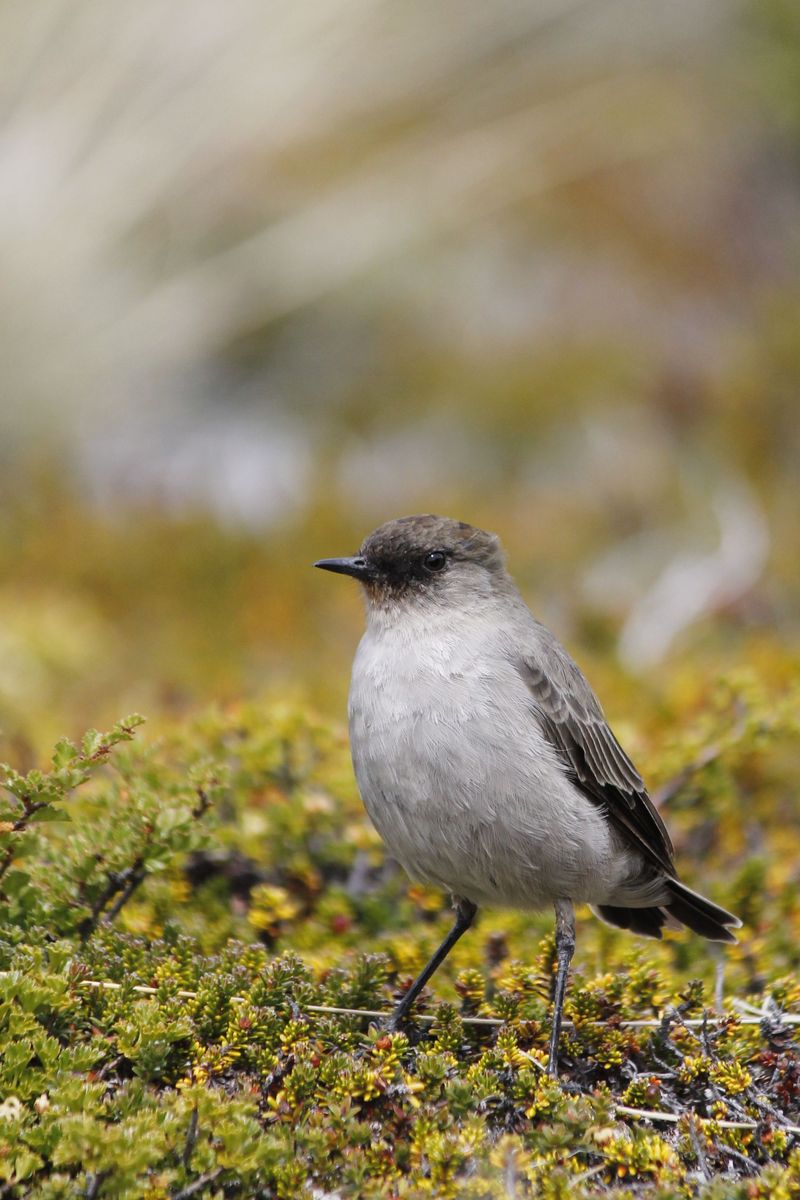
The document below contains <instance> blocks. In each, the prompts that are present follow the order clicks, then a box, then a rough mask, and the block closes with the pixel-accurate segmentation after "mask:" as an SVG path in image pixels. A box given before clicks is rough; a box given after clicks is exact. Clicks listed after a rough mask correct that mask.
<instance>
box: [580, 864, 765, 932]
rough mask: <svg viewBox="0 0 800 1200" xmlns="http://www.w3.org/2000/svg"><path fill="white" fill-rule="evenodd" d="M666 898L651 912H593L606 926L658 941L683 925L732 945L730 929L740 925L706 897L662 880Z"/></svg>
mask: <svg viewBox="0 0 800 1200" xmlns="http://www.w3.org/2000/svg"><path fill="white" fill-rule="evenodd" d="M664 883H665V884H666V887H667V890H668V892H669V898H668V899H667V900H666V901H665V902H664V903H663V904H661V905H659V906H658V907H654V908H620V907H617V906H615V905H612V904H598V905H597V906H596V907H594V909H593V911H594V912H596V913H597V915H598V917H601V918H602V919H603V920H604V921H607V922H608V924H609V925H618V926H619V928H620V929H630V930H631V932H632V933H639V934H643V935H644V936H645V937H654V938H660V937H661V931H662V930H663V929H664V928H666V929H678V928H680V926H681V925H685V926H686V927H687V928H688V929H691V930H692V931H693V932H694V933H699V934H700V936H701V937H704V938H708V940H709V941H711V942H735V941H736V938H735V937H734V935H733V934H732V933H731V929H739V928H740V926H741V924H742V922H741V921H740V920H739V918H738V917H735V916H734V915H733V914H732V913H729V912H726V910H725V909H724V908H720V906H719V905H718V904H714V903H713V902H712V901H711V900H707V899H706V898H705V896H701V895H699V894H698V893H697V892H693V891H692V889H691V888H688V887H687V886H686V884H685V883H681V881H680V880H679V879H665V880H664Z"/></svg>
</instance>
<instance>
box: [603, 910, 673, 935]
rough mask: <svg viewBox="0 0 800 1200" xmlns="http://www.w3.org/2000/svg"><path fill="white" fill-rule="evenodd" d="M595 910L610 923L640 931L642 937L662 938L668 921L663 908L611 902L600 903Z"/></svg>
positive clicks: (634, 931)
mask: <svg viewBox="0 0 800 1200" xmlns="http://www.w3.org/2000/svg"><path fill="white" fill-rule="evenodd" d="M594 911H595V912H596V913H597V915H598V917H602V918H603V920H604V921H607V922H608V924H609V925H618V926H619V928H620V929H630V931H631V933H639V934H641V935H642V937H652V938H660V937H661V930H662V928H663V926H664V925H665V924H666V922H667V914H666V913H665V912H664V909H663V908H616V907H615V906H614V905H611V904H598V905H597V907H596V908H594Z"/></svg>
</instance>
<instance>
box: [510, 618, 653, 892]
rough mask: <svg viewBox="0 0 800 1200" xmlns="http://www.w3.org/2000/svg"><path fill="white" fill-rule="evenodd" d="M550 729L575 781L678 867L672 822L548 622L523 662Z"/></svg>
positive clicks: (647, 850)
mask: <svg viewBox="0 0 800 1200" xmlns="http://www.w3.org/2000/svg"><path fill="white" fill-rule="evenodd" d="M519 669H520V672H521V674H522V676H523V678H524V680H525V682H526V684H527V685H528V688H529V690H530V693H531V697H532V699H533V704H534V708H535V711H536V715H537V716H538V718H539V720H540V722H541V726H542V729H543V731H544V734H545V736H546V738H547V739H548V741H549V742H550V743H551V744H552V745H553V746H554V747H555V749H556V751H557V752H558V755H559V757H560V758H561V760H562V762H563V763H564V765H565V767H566V768H567V773H568V775H569V777H570V779H571V780H572V782H573V783H574V784H575V785H576V787H579V788H580V790H581V791H582V792H583V793H584V794H585V795H586V796H588V798H589V799H590V800H591V801H592V802H593V803H595V804H597V805H599V806H601V807H602V808H603V810H604V811H605V813H606V814H607V816H608V819H609V820H610V821H611V822H612V824H613V825H614V826H616V828H617V829H618V830H619V832H620V833H622V834H623V835H624V836H625V837H626V838H627V839H628V840H629V841H630V842H631V843H632V844H633V845H635V846H636V848H637V849H638V850H640V851H641V852H642V853H643V854H644V856H645V858H647V859H648V860H649V861H650V862H651V863H653V864H654V865H655V866H658V867H661V868H662V869H663V870H665V871H666V872H667V873H668V874H670V875H673V874H674V873H675V867H674V865H673V861H672V858H673V853H674V851H673V847H672V842H671V841H670V837H669V834H668V833H667V829H666V826H665V825H664V822H663V821H662V820H661V817H660V816H659V815H658V812H657V811H656V809H655V808H654V807H653V802H652V801H651V799H650V797H649V796H648V794H647V789H646V788H645V786H644V782H643V780H642V777H641V775H640V774H639V772H638V771H637V770H636V768H635V767H634V765H633V763H632V762H631V760H630V759H629V758H628V756H627V754H626V753H625V751H624V750H623V749H622V747H621V746H620V744H619V742H618V741H617V739H616V738H615V737H614V734H613V733H612V732H611V730H610V728H609V726H608V723H607V722H606V719H605V717H604V716H603V710H602V709H601V707H600V705H599V703H598V701H597V697H596V696H595V694H594V692H593V691H592V689H591V687H590V686H589V684H588V682H587V680H586V678H585V677H584V675H583V673H582V672H581V670H580V668H579V667H578V666H577V665H576V664H575V663H574V662H573V661H572V659H571V658H570V656H569V655H568V654H567V652H566V650H565V649H564V648H563V646H561V645H560V644H559V643H558V642H557V641H556V639H555V638H554V637H553V636H552V634H550V633H549V632H548V631H547V630H546V629H545V628H544V626H541V625H538V622H537V638H536V645H535V648H534V647H531V649H530V652H529V653H527V654H525V655H524V656H523V657H522V658H521V660H520V663H519Z"/></svg>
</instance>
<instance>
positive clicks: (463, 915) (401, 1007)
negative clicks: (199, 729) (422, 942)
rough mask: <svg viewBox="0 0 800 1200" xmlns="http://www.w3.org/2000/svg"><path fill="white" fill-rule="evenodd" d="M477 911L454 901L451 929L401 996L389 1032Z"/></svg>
mask: <svg viewBox="0 0 800 1200" xmlns="http://www.w3.org/2000/svg"><path fill="white" fill-rule="evenodd" d="M477 911H478V906H477V904H473V903H472V901H471V900H456V919H455V924H454V925H453V928H452V929H451V930H450V932H449V933H448V935H447V937H446V938H445V939H444V941H443V942H442V944H441V946H440V947H439V949H438V950H437V951H436V952H435V954H434V955H433V956H432V957H431V959H430V961H429V962H428V963H426V965H425V966H424V967H423V968H422V970H421V971H420V973H419V975H418V976H417V978H416V979H415V980H414V982H413V983H412V985H411V987H410V988H409V989H408V991H407V992H406V994H405V996H403V999H402V1000H401V1001H400V1003H399V1004H398V1006H397V1008H396V1009H395V1010H394V1012H393V1013H392V1015H391V1017H390V1018H389V1021H388V1023H387V1026H386V1028H387V1029H388V1030H389V1031H392V1030H395V1029H399V1027H400V1026H401V1025H402V1023H403V1021H404V1020H405V1018H406V1017H407V1016H408V1011H409V1009H410V1008H411V1005H412V1004H413V1003H414V1001H415V1000H416V998H417V996H418V995H419V994H420V992H421V991H422V989H423V988H424V987H425V984H426V983H427V982H428V980H429V979H430V977H431V975H432V974H433V973H434V971H435V970H436V968H437V967H439V966H441V964H442V963H443V962H444V960H445V959H446V958H447V956H448V954H449V953H450V951H451V950H452V949H453V946H455V944H456V942H457V941H458V939H459V938H460V937H461V935H462V934H463V933H466V932H467V930H468V929H469V927H470V925H471V924H472V922H473V921H474V920H475V914H476V912H477Z"/></svg>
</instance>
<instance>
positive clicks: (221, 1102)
mask: <svg viewBox="0 0 800 1200" xmlns="http://www.w3.org/2000/svg"><path fill="white" fill-rule="evenodd" d="M684 686H685V685H682V684H679V685H677V689H676V694H675V695H674V696H671V697H666V698H665V708H668V707H669V706H670V705H671V704H675V705H678V704H681V703H684V705H685V706H686V709H687V711H691V715H690V716H687V717H686V718H685V719H684V721H683V723H682V725H681V727H680V730H679V731H676V733H675V735H674V737H672V736H667V735H666V734H665V735H664V737H663V738H662V739H661V740H660V742H657V741H656V740H655V739H654V744H653V746H652V747H651V750H650V759H651V764H650V765H651V774H652V775H654V776H655V777H656V778H657V779H660V780H661V781H662V782H667V781H668V780H669V779H670V778H671V777H674V775H675V773H676V772H678V771H684V772H685V773H684V775H683V776H682V777H681V782H680V783H679V784H677V785H676V786H674V787H672V786H669V787H668V788H667V791H668V792H669V795H670V799H669V804H668V806H669V810H670V812H669V815H670V821H671V825H672V826H673V828H674V830H675V833H676V839H677V842H678V847H679V857H680V861H681V863H682V866H683V867H684V868H685V873H686V876H687V877H688V878H690V879H692V880H694V881H696V882H698V883H700V882H702V885H703V887H704V889H705V890H706V891H708V892H710V893H711V894H713V895H714V896H715V898H717V899H718V900H720V901H721V902H722V903H724V904H726V905H728V906H730V907H731V908H733V909H734V910H736V911H739V912H741V913H742V914H743V916H744V917H745V918H746V922H747V924H746V927H745V929H744V930H743V931H742V936H741V940H740V943H739V945H738V946H737V947H735V948H734V949H733V950H731V951H730V952H726V953H725V955H724V958H722V956H720V955H718V954H717V952H716V951H714V950H711V951H710V950H709V947H708V945H707V944H705V943H702V942H701V941H700V940H699V939H697V938H693V937H691V936H685V937H681V936H677V935H669V936H668V938H667V939H666V940H665V941H664V942H663V943H654V942H647V943H645V942H641V941H634V940H632V939H630V938H629V937H627V936H626V935H625V934H623V933H621V932H619V931H613V930H610V929H608V928H606V927H605V926H602V925H601V924H599V923H598V922H597V921H595V920H593V919H587V920H586V921H585V922H583V923H582V924H581V928H580V930H579V939H578V947H579V949H578V955H577V958H576V970H575V977H574V980H573V985H572V988H571V991H570V994H569V998H568V1002H567V1009H566V1017H567V1022H568V1024H567V1027H566V1029H565V1033H564V1046H563V1059H564V1062H563V1074H562V1079H561V1080H560V1081H559V1082H558V1083H556V1082H553V1081H552V1080H550V1079H548V1078H547V1077H546V1076H545V1075H544V1074H543V1071H542V1063H543V1062H544V1060H545V1053H546V1043H547V1035H548V1027H549V1006H550V987H551V984H552V978H553V937H552V931H551V929H550V918H549V916H548V915H546V914H545V915H542V916H537V917H532V916H529V915H524V914H519V913H516V914H514V913H499V912H490V913H486V914H485V915H484V916H483V918H482V922H481V924H480V925H479V927H478V928H477V929H476V930H475V931H473V932H472V933H471V934H470V936H468V937H466V938H464V939H463V940H462V942H460V943H459V945H458V947H457V948H456V950H455V952H454V953H453V955H452V960H448V963H447V964H446V966H445V967H444V968H443V969H442V970H441V972H440V973H439V975H437V976H436V978H435V980H434V982H433V986H432V987H431V988H429V989H428V991H427V992H426V993H425V997H424V999H423V1002H422V1003H421V1004H420V1006H419V1008H418V1010H417V1012H418V1013H420V1014H428V1015H430V1016H431V1017H433V1020H432V1022H430V1021H428V1022H425V1020H424V1019H423V1020H420V1021H417V1022H415V1023H412V1024H411V1025H410V1026H409V1027H408V1030H407V1032H406V1033H402V1034H394V1035H386V1034H383V1033H382V1032H381V1031H380V1029H377V1028H370V1026H369V1019H368V1018H365V1017H361V1016H358V1015H347V1014H336V1013H321V1012H318V1011H315V1009H316V1008H319V1007H334V1008H348V1009H366V1010H377V1011H386V1010H387V1009H388V1008H389V1007H390V1006H391V1004H392V1001H393V998H394V995H395V994H396V990H397V988H399V987H402V986H403V985H404V983H405V981H406V980H407V979H408V978H409V977H410V975H411V974H412V973H413V972H415V971H416V970H418V968H419V967H420V966H421V964H422V962H423V961H424V959H425V957H426V955H427V954H428V953H429V952H430V951H431V950H432V948H433V947H434V945H435V944H436V942H437V941H438V940H439V938H440V937H441V935H442V933H443V932H444V930H445V928H446V927H447V923H448V919H449V918H448V912H447V904H446V901H445V898H444V897H441V896H439V895H437V894H436V893H434V892H432V891H430V890H428V889H424V888H420V887H411V886H409V884H408V882H407V881H406V880H405V878H404V877H403V876H402V875H401V874H400V873H399V872H398V871H396V870H392V869H390V868H389V867H388V865H387V864H386V863H385V861H384V857H383V851H382V848H381V845H380V843H379V841H378V839H377V837H376V835H375V834H374V832H372V831H371V829H370V827H369V826H368V824H367V822H366V820H365V817H364V815H363V813H362V810H361V805H360V802H359V801H358V798H357V796H356V794H355V790H354V786H353V782H352V776H351V772H350V768H349V763H348V755H347V745H346V739H345V736H344V733H343V731H342V730H341V729H339V728H333V727H331V725H330V724H329V723H327V722H325V721H322V720H319V719H316V718H315V717H313V716H311V715H309V714H308V713H307V712H305V711H303V710H302V709H301V708H299V707H291V706H280V707H276V706H274V705H273V706H271V707H268V706H266V705H264V706H262V707H259V706H251V707H242V708H237V709H232V710H228V711H226V712H211V713H208V714H205V715H203V716H200V717H198V718H196V719H194V720H193V721H191V722H187V723H185V724H183V725H178V726H177V727H174V728H164V729H162V731H161V736H160V737H159V738H157V739H154V740H153V741H151V742H150V743H149V744H146V743H145V742H144V739H142V738H140V737H138V736H137V737H136V738H135V739H134V731H135V729H136V726H137V725H138V724H139V723H140V718H129V719H128V720H126V721H123V722H120V724H119V725H117V726H116V727H115V728H114V729H113V730H112V731H111V732H110V733H109V734H107V735H100V734H95V733H90V734H88V735H87V736H86V737H85V738H84V739H83V741H82V743H81V744H80V746H73V745H71V744H70V743H69V742H67V741H63V740H62V741H61V742H60V743H59V745H58V746H57V747H56V750H55V753H54V755H53V759H52V764H51V766H50V769H49V770H48V771H44V772H39V771H33V772H31V773H30V774H28V775H21V774H18V773H16V772H15V771H14V770H13V769H12V768H10V767H9V768H4V769H3V775H2V777H1V778H2V783H3V785H4V788H5V800H4V801H3V802H2V805H0V887H1V888H2V892H3V902H4V906H5V917H4V922H3V930H2V935H1V937H0V960H1V961H0V970H1V971H2V974H0V1049H2V1065H0V1181H2V1188H3V1190H2V1195H4V1196H9V1197H23V1196H25V1197H28V1196H31V1197H40V1198H45V1197H47V1198H50V1197H66V1196H75V1195H85V1196H97V1197H100V1196H108V1197H111V1196H113V1197H131V1198H133V1197H162V1196H174V1197H178V1196H182V1197H189V1196H194V1195H202V1194H205V1195H214V1196H220V1197H221V1196H223V1195H224V1196H233V1195H242V1196H251V1195H253V1196H256V1195H257V1196H263V1197H286V1198H291V1200H294V1198H295V1197H297V1198H304V1197H305V1198H308V1200H310V1198H311V1197H314V1196H324V1195H337V1196H340V1197H342V1198H345V1197H365V1198H374V1200H377V1198H378V1197H389V1196H396V1197H422V1196H432V1197H454V1198H456V1197H457V1198H459V1200H460V1198H461V1197H472V1198H476V1200H477V1198H481V1200H483V1198H487V1200H488V1198H494V1197H497V1198H500V1197H503V1198H505V1197H508V1196H544V1197H548V1198H552V1200H556V1198H562V1197H563V1198H566V1197H573V1196H576V1197H591V1196H599V1195H603V1194H608V1193H614V1194H616V1195H619V1196H634V1195H635V1196H642V1195H647V1196H649V1197H653V1198H655V1197H667V1196H670V1197H671V1196H695V1195H696V1196H702V1197H704V1200H722V1197H729V1196H730V1197H739V1196H741V1197H742V1200H745V1198H747V1200H750V1198H751V1197H761V1196H763V1197H767V1196H786V1197H790V1196H797V1195H800V1153H799V1152H798V1151H797V1150H796V1148H795V1147H796V1146H797V1145H798V1140H797V1139H798V1135H797V1134H795V1133H794V1132H793V1131H792V1130H791V1129H787V1126H796V1125H797V1124H798V1122H800V1046H798V1043H797V1041H796V1039H795V1035H794V1027H792V1026H790V1025H788V1024H786V1023H783V1022H782V1021H781V1016H780V1014H781V1012H782V1011H784V1012H788V1013H800V984H799V983H798V982H797V976H796V972H797V969H798V965H800V897H798V891H797V888H796V883H795V875H794V870H795V865H796V863H797V861H798V857H799V852H800V832H798V829H797V828H796V824H795V822H794V821H793V820H792V815H793V812H794V805H795V803H796V801H795V791H796V787H795V778H796V770H795V767H796V761H795V759H796V750H793V749H792V739H793V738H794V737H796V735H797V732H798V718H797V693H796V692H794V693H793V692H791V691H790V690H787V689H783V690H782V691H781V692H780V693H778V692H777V691H773V692H769V691H768V689H767V688H766V686H765V685H764V684H762V683H760V682H759V679H758V676H757V675H756V674H754V673H740V674H739V675H738V676H737V678H735V679H730V680H724V681H722V682H721V683H719V684H718V685H716V686H715V687H713V688H712V689H711V691H710V692H707V693H706V697H705V699H706V703H705V705H704V706H703V707H702V708H701V707H699V706H696V707H695V708H694V709H693V710H692V706H691V705H686V699H687V698H686V695H685V693H683V694H682V693H681V688H683V687H684ZM132 739H134V740H132ZM692 764H695V766H696V768H697V769H689V770H688V771H686V770H685V768H686V767H687V765H688V766H689V767H690V768H691V767H692ZM720 963H723V964H724V987H725V997H726V1001H725V1016H724V1019H720V1018H719V1016H718V1015H717V1014H714V1013H713V1012H709V1007H710V1005H711V1000H712V996H713V986H714V982H715V971H716V968H717V966H718V964H720ZM768 993H769V994H770V995H771V996H772V998H773V1001H774V1006H773V1007H772V1008H770V1009H769V1010H768V1012H767V1016H766V1017H765V1019H764V1021H763V1022H762V1023H761V1025H758V1024H747V1023H745V1022H744V1021H743V1019H742V1015H741V1010H740V1009H738V1008H737V1007H736V1006H735V1005H734V1003H733V1001H734V998H736V999H738V1000H740V1001H741V1000H749V1001H750V1002H751V1003H753V1004H755V1005H758V1006H762V1005H763V1003H764V999H765V995H766V994H768ZM765 1011H767V1010H765ZM704 1014H705V1015H706V1016H707V1020H705V1021H703V1017H704ZM474 1015H478V1016H482V1017H487V1016H488V1017H501V1018H503V1019H504V1020H505V1022H506V1023H505V1024H503V1025H501V1026H499V1027H498V1026H496V1025H472V1024H470V1023H469V1021H468V1020H467V1021H466V1023H465V1021H464V1020H463V1019H462V1018H469V1017H470V1016H474ZM635 1019H639V1020H642V1021H645V1022H647V1021H650V1024H640V1025H630V1024H629V1023H628V1022H630V1021H631V1020H635ZM628 1110H637V1111H638V1114H639V1115H637V1113H633V1114H631V1113H630V1111H628ZM654 1110H655V1111H656V1112H661V1113H666V1114H671V1115H673V1116H674V1117H675V1118H677V1119H676V1120H673V1121H672V1122H669V1121H662V1122H659V1121H652V1120H648V1119H647V1118H646V1116H642V1115H641V1114H642V1113H647V1112H652V1111H654ZM731 1123H732V1124H731ZM751 1125H752V1126H755V1128H751V1127H750V1126H751Z"/></svg>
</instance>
